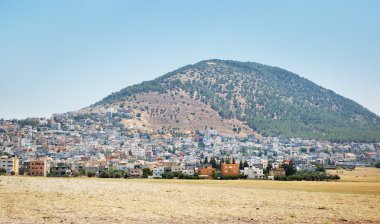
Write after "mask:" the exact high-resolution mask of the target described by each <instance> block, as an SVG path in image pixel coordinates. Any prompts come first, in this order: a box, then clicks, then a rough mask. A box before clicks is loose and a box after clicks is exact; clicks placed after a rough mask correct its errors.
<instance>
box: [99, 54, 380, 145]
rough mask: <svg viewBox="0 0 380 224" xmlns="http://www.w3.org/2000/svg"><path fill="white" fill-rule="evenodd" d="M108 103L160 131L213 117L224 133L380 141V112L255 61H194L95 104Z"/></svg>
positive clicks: (200, 123)
mask: <svg viewBox="0 0 380 224" xmlns="http://www.w3.org/2000/svg"><path fill="white" fill-rule="evenodd" d="M110 105H112V106H118V107H120V106H121V107H124V106H127V107H129V108H134V109H139V110H141V112H142V113H143V115H144V116H142V117H143V118H145V120H146V121H147V122H146V123H145V124H144V125H151V126H152V129H155V130H159V129H162V130H163V129H164V128H163V127H165V126H170V127H171V128H173V127H174V128H177V129H180V130H182V129H183V131H194V130H196V129H199V128H201V127H204V126H207V124H208V123H209V122H211V127H212V128H215V129H217V130H218V131H220V132H227V131H229V132H231V131H232V132H233V133H236V132H239V133H240V131H242V132H246V133H249V132H252V130H251V129H253V130H255V131H257V132H258V133H260V134H261V135H263V136H283V137H301V138H305V139H319V140H332V141H337V142H340V141H360V142H375V141H376V142H378V141H380V117H379V116H377V115H376V114H374V113H372V112H371V111H369V110H368V109H366V108H364V107H362V106H361V105H359V104H358V103H356V102H354V101H352V100H350V99H347V98H345V97H342V96H340V95H338V94H336V93H334V92H333V91H331V90H328V89H325V88H323V87H320V86H318V85H316V84H314V83H313V82H311V81H309V80H307V79H304V78H302V77H300V76H298V75H296V74H294V73H292V72H289V71H286V70H284V69H281V68H277V67H271V66H267V65H262V64H258V63H253V62H236V61H222V60H207V61H202V62H199V63H197V64H194V65H188V66H185V67H182V68H180V69H178V70H175V71H173V72H170V73H168V74H166V75H163V76H161V77H158V78H157V79H154V80H152V81H146V82H143V83H141V84H137V85H133V86H130V87H127V88H124V89H122V90H121V91H119V92H116V93H113V94H111V95H109V96H107V97H105V98H104V99H103V100H101V101H100V102H98V103H96V104H95V105H93V106H92V108H99V107H109V106H110ZM140 120H141V119H140ZM212 125H214V126H212ZM209 127H210V126H209ZM219 129H222V130H219Z"/></svg>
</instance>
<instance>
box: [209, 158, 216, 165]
mask: <svg viewBox="0 0 380 224" xmlns="http://www.w3.org/2000/svg"><path fill="white" fill-rule="evenodd" d="M210 164H211V167H212V168H216V159H215V157H211V161H210Z"/></svg>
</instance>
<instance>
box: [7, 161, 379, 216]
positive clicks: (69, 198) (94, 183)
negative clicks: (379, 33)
mask: <svg viewBox="0 0 380 224" xmlns="http://www.w3.org/2000/svg"><path fill="white" fill-rule="evenodd" d="M331 172H337V171H331ZM339 172H340V173H339V174H340V175H341V176H342V180H341V181H339V182H276V181H253V180H242V181H214V180H198V181H196V180H129V179H128V180H125V179H97V178H42V177H40V178H36V177H5V176H3V177H0V223H380V169H377V170H376V169H371V168H358V169H357V170H355V171H343V173H341V171H339Z"/></svg>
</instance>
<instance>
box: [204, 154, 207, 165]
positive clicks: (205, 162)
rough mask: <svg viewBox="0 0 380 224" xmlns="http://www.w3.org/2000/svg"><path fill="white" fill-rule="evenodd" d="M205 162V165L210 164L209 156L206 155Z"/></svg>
mask: <svg viewBox="0 0 380 224" xmlns="http://www.w3.org/2000/svg"><path fill="white" fill-rule="evenodd" d="M204 164H205V165H206V164H208V158H207V156H206V157H205V161H204Z"/></svg>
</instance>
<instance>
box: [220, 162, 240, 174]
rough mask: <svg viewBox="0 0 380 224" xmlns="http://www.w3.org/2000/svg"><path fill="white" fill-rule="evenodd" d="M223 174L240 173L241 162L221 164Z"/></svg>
mask: <svg viewBox="0 0 380 224" xmlns="http://www.w3.org/2000/svg"><path fill="white" fill-rule="evenodd" d="M221 172H222V175H239V174H240V172H239V164H236V163H235V164H227V163H222V164H221Z"/></svg>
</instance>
